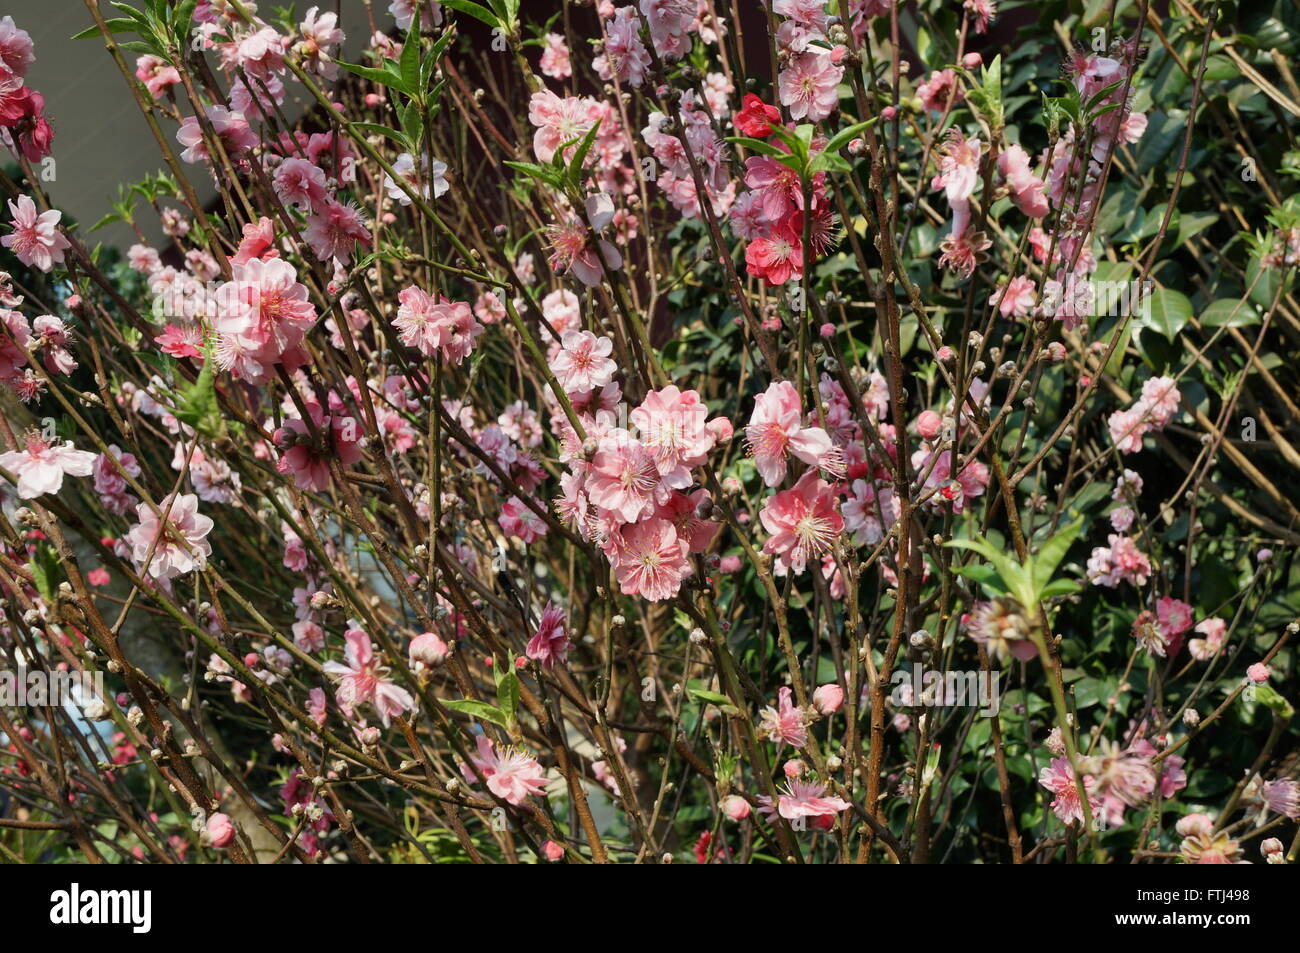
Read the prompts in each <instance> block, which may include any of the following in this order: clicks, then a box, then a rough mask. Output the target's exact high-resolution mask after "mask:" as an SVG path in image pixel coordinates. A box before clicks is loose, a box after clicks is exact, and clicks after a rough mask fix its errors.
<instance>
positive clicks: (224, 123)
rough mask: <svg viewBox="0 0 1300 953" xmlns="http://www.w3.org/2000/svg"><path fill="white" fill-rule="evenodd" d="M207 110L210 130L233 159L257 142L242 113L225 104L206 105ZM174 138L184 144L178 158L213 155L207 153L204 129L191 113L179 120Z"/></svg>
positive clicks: (198, 157)
mask: <svg viewBox="0 0 1300 953" xmlns="http://www.w3.org/2000/svg"><path fill="white" fill-rule="evenodd" d="M206 113H207V117H208V122H209V123H210V124H211V126H212V130H213V132H215V133H216V134H217V138H218V139H220V140H221V145H222V147H223V148H224V149H225V150H226V153H227V154H228V155H230V156H231V157H232V158H235V157H238V156H241V155H243V154H244V153H246V152H248V151H249V150H251V149H253V148H254V147H255V146H256V145H257V143H258V138H257V133H255V132H254V131H253V130H252V128H251V127H250V126H249V125H248V122H247V120H245V119H244V116H243V114H242V113H237V112H231V111H230V110H228V109H226V108H225V107H224V106H209V107H207V110H206ZM176 141H177V142H179V143H180V144H181V145H183V146H184V147H185V151H184V152H182V153H181V158H182V159H184V160H185V161H186V162H198V161H199V160H203V161H208V160H210V159H211V158H212V157H211V156H210V155H209V154H208V145H207V142H205V141H204V139H203V128H202V127H201V126H200V125H199V121H198V119H196V118H195V117H193V116H186V117H185V119H184V120H183V121H182V122H181V127H180V129H179V130H178V131H177V133H176Z"/></svg>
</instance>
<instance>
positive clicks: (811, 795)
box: [757, 780, 853, 821]
mask: <svg viewBox="0 0 1300 953" xmlns="http://www.w3.org/2000/svg"><path fill="white" fill-rule="evenodd" d="M826 787H827V785H826V784H825V782H821V781H797V780H795V781H790V782H788V783H787V784H786V787H785V789H784V792H783V793H780V794H778V795H777V801H776V804H777V806H776V811H775V813H777V814H780V815H781V816H782V817H784V818H785V819H786V820H788V821H792V820H794V819H795V818H799V817H834V816H835V815H836V814H838V813H840V812H841V811H847V810H848V809H849V808H850V807H852V806H853V805H851V804H849V802H848V801H846V800H844V799H843V798H840V797H835V796H831V797H827V796H826ZM757 800H758V804H759V810H760V811H761V812H762V813H763V814H764V815H766V816H767V817H768V818H769V819H770V818H771V817H772V814H773V813H774V812H773V810H772V799H771V798H770V797H768V796H767V795H765V794H760V795H759V796H758V799H757Z"/></svg>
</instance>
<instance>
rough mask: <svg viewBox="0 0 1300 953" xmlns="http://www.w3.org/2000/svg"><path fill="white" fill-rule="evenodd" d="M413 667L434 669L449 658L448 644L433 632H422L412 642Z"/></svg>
mask: <svg viewBox="0 0 1300 953" xmlns="http://www.w3.org/2000/svg"><path fill="white" fill-rule="evenodd" d="M410 655H411V665H412V666H414V665H415V664H416V663H419V664H421V665H423V666H425V667H426V668H432V667H433V666H435V665H437V664H438V663H439V662H441V661H442V660H443V659H445V658H446V657H447V643H446V642H444V641H443V640H442V639H440V638H438V636H437V635H436V634H435V633H433V632H421V633H420V634H419V635H417V636H416V637H415V638H413V639H412V640H411V648H410Z"/></svg>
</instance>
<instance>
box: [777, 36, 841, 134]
mask: <svg viewBox="0 0 1300 953" xmlns="http://www.w3.org/2000/svg"><path fill="white" fill-rule="evenodd" d="M843 76H844V69H843V68H842V67H840V66H837V65H836V64H835V62H834V61H833V60H832V59H831V57H830V55H829V54H827V53H822V52H814V51H811V50H810V51H808V52H804V53H799V54H796V55H795V56H793V57H791V58H790V61H789V65H788V66H787V67H786V68H785V69H783V70H781V74H780V77H779V78H778V83H777V91H778V94H779V96H780V99H781V105H783V106H785V107H786V109H787V110H788V111H789V113H790V118H791V119H795V120H800V119H802V120H806V121H807V122H819V121H821V120H822V119H825V118H826V117H827V116H829V115H830V114H831V113H833V112H834V111H835V108H836V106H838V105H839V94H838V89H839V85H840V80H841V79H842V78H843Z"/></svg>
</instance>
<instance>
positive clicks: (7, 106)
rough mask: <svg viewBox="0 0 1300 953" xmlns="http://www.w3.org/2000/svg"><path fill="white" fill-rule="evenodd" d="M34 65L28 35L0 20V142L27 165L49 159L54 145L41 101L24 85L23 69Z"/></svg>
mask: <svg viewBox="0 0 1300 953" xmlns="http://www.w3.org/2000/svg"><path fill="white" fill-rule="evenodd" d="M35 61H36V54H35V52H34V51H33V44H32V38H31V36H30V35H29V34H28V32H27V31H26V30H20V29H19V28H18V26H17V25H16V24H15V23H14V18H13V17H9V16H7V17H3V18H0V141H3V142H4V144H5V145H7V146H8V147H9V148H10V149H11V150H12V151H13V152H16V153H19V154H20V155H22V156H23V158H25V159H27V160H28V161H29V162H39V161H40V160H41V159H44V158H45V157H46V156H47V155H49V154H50V145H51V143H52V142H53V141H54V130H53V129H51V128H50V123H49V120H47V119H46V118H45V97H44V96H42V95H41V94H40V93H38V92H37V91H36V90H34V89H32V88H31V87H30V86H28V85H27V68H28V67H29V66H31V65H32V63H34V62H35Z"/></svg>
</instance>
